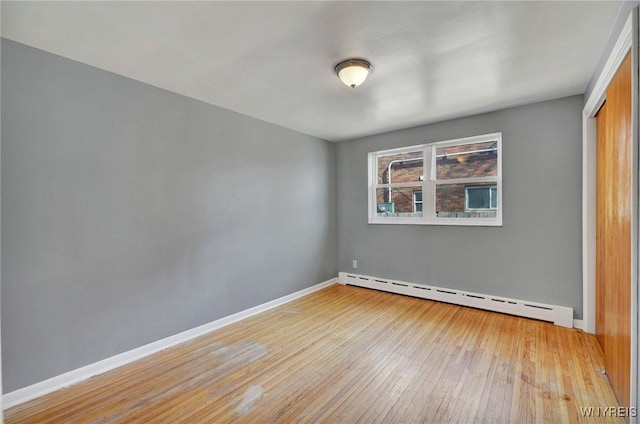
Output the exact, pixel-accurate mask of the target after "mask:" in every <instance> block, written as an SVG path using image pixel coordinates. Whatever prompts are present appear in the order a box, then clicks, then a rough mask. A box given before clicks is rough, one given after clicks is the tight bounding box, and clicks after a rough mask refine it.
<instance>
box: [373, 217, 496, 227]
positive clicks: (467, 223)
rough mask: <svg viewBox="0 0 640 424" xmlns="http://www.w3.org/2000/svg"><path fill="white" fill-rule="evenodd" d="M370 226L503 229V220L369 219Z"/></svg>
mask: <svg viewBox="0 0 640 424" xmlns="http://www.w3.org/2000/svg"><path fill="white" fill-rule="evenodd" d="M369 224H390V225H441V226H448V225H455V226H464V227H502V220H501V219H464V220H460V219H454V218H441V219H437V220H432V221H427V220H425V219H422V218H419V219H411V218H373V219H369Z"/></svg>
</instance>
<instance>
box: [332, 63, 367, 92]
mask: <svg viewBox="0 0 640 424" xmlns="http://www.w3.org/2000/svg"><path fill="white" fill-rule="evenodd" d="M335 71H336V74H337V75H338V78H340V81H342V82H343V83H344V84H345V85H346V86H348V87H351V88H353V89H355V88H356V87H357V86H359V85H360V84H362V83H363V82H364V80H366V79H367V77H368V76H369V74H370V73H371V63H369V62H368V61H366V60H364V59H347V60H343V61H342V62H340V63H338V64H337V65H336V67H335Z"/></svg>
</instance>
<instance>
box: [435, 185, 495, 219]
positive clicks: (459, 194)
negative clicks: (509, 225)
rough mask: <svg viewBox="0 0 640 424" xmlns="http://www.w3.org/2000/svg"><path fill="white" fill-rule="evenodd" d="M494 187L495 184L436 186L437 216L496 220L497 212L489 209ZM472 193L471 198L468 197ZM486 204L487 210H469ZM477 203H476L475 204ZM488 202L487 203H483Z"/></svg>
mask: <svg viewBox="0 0 640 424" xmlns="http://www.w3.org/2000/svg"><path fill="white" fill-rule="evenodd" d="M492 187H495V184H493V183H491V184H486V185H483V184H477V183H475V184H473V185H470V184H438V185H437V186H436V216H437V217H439V218H495V217H496V210H495V209H493V210H492V209H489V208H488V207H489V205H490V204H491V203H490V196H491V194H490V193H491V191H492V189H491V188H492ZM469 193H471V195H470V197H469V198H467V195H468V194H469ZM468 202H471V204H472V205H476V206H477V205H478V204H486V205H487V206H486V207H485V208H477V209H473V208H471V207H469V208H467V204H468ZM474 202H475V203H474ZM483 202H486V203H483Z"/></svg>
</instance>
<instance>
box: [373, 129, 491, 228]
mask: <svg viewBox="0 0 640 424" xmlns="http://www.w3.org/2000/svg"><path fill="white" fill-rule="evenodd" d="M435 153H436V170H435V173H436V180H438V184H437V185H436V205H435V207H436V216H482V217H495V213H496V208H497V186H496V183H495V182H488V183H479V182H473V183H467V182H464V183H460V182H454V183H447V180H456V179H463V178H477V177H489V176H496V175H497V172H498V157H497V156H498V155H497V153H498V151H497V144H496V142H495V141H490V142H482V143H474V144H462V145H455V146H447V147H439V148H436V149H435ZM422 156H423V152H422V150H419V151H415V152H408V153H401V154H392V155H387V156H380V157H378V184H397V183H412V182H415V186H408V187H406V186H403V187H390V188H379V189H377V190H376V200H377V203H378V213H381V214H384V213H391V214H403V215H405V214H406V215H405V216H407V215H408V216H421V215H422V179H423V178H429V176H428V175H427V176H423V172H424V167H423V157H422Z"/></svg>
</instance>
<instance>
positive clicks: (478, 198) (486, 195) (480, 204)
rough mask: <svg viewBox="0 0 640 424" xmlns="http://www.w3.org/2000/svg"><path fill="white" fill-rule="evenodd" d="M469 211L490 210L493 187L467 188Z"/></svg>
mask: <svg viewBox="0 0 640 424" xmlns="http://www.w3.org/2000/svg"><path fill="white" fill-rule="evenodd" d="M465 190H466V191H467V193H466V195H467V209H490V207H491V187H466V188H465Z"/></svg>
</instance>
